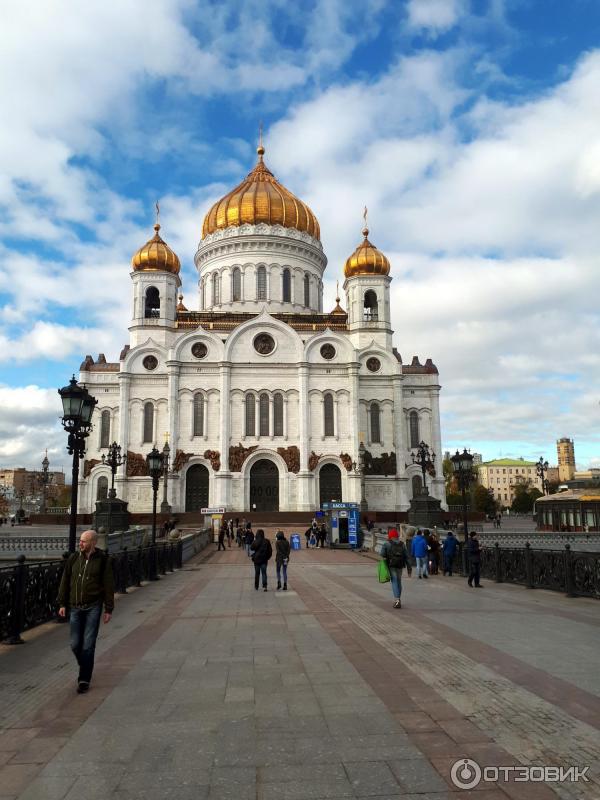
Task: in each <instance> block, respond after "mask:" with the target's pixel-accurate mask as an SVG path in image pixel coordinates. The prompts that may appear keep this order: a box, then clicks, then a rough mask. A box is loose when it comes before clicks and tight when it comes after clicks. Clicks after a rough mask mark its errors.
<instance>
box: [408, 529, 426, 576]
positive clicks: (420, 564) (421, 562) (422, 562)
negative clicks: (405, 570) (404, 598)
mask: <svg viewBox="0 0 600 800" xmlns="http://www.w3.org/2000/svg"><path fill="white" fill-rule="evenodd" d="M411 555H412V556H413V558H414V559H415V561H416V562H417V576H418V577H419V580H420V579H421V578H427V577H428V574H427V542H426V541H425V537H424V536H423V531H422V530H421V529H420V528H419V530H418V531H417V532H416V534H415V536H414V538H413V540H412V550H411Z"/></svg>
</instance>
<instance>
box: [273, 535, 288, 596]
mask: <svg viewBox="0 0 600 800" xmlns="http://www.w3.org/2000/svg"><path fill="white" fill-rule="evenodd" d="M290 550H291V548H290V543H289V542H288V540H287V539H286V538H285V535H284V533H283V531H277V534H276V535H275V567H276V569H277V588H278V589H281V577H282V576H281V573H283V591H284V592H287V568H288V564H289V561H290Z"/></svg>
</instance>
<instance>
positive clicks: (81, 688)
mask: <svg viewBox="0 0 600 800" xmlns="http://www.w3.org/2000/svg"><path fill="white" fill-rule="evenodd" d="M97 541H98V534H97V533H96V531H93V530H89V531H84V532H83V533H82V534H81V536H80V538H79V553H73V554H72V555H71V556H70V557H69V559H68V561H67V563H66V565H65V568H64V570H63V574H62V578H61V581H60V587H59V589H58V605H59V609H58V616H59V617H66V615H67V608H68V609H69V610H70V614H69V618H70V626H71V650H72V651H73V653H74V655H75V658H76V659H77V663H78V664H79V676H78V678H77V693H78V694H84V693H85V692H87V690H88V689H89V688H90V682H91V680H92V672H93V670H94V654H95V652H96V639H97V638H98V629H99V627H100V618H101V617H102V619H103V620H104V624H105V625H106V624H107V623H109V622H110V620H111V617H112V613H113V608H114V605H115V589H114V576H113V569H112V562H111V560H110V556H109V555H108V554H107V553H105V552H104V551H103V550H100V549H98V548H97V547H96V543H97ZM102 606H104V615H103V614H102Z"/></svg>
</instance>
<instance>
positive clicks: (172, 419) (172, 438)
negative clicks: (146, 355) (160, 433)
mask: <svg viewBox="0 0 600 800" xmlns="http://www.w3.org/2000/svg"><path fill="white" fill-rule="evenodd" d="M167 369H168V370H169V377H168V397H169V406H168V409H169V411H168V413H169V447H170V448H171V458H172V459H174V458H175V454H176V453H177V448H178V447H179V369H180V367H179V364H175V363H173V362H171V361H168V362H167Z"/></svg>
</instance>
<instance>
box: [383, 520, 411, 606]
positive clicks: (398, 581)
mask: <svg viewBox="0 0 600 800" xmlns="http://www.w3.org/2000/svg"><path fill="white" fill-rule="evenodd" d="M382 564H385V565H386V567H387V569H388V573H389V576H390V577H389V580H390V582H391V584H392V593H393V595H394V608H401V607H402V604H401V602H400V595H401V594H402V570H403V569H404V567H406V571H407V572H408V574H409V575H410V574H411V572H412V568H411V566H410V561H409V560H408V553H407V552H406V547H405V546H404V542H403V541H402V540H401V539H400V538H399V537H398V531H397V530H395V529H394V528H393V529H392V530H390V531H388V540H387V542H385V544H384V545H383V547H382V548H381V561H380V562H379V566H381V565H382ZM379 580H380V581H381V578H380V579H379Z"/></svg>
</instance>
